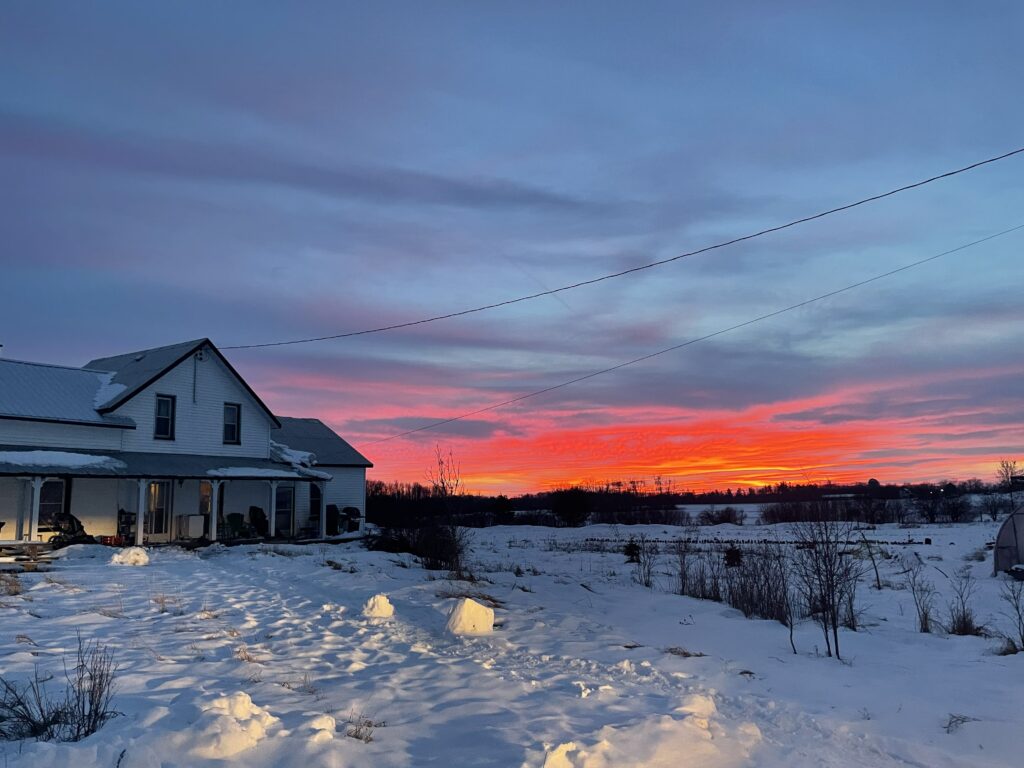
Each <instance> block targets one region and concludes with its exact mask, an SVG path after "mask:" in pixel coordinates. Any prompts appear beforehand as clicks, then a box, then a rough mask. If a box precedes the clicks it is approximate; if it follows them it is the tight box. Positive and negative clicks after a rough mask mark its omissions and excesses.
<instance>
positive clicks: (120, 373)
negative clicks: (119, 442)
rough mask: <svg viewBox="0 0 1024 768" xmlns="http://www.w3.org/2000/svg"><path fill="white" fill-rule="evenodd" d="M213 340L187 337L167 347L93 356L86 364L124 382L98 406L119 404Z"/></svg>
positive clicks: (117, 381) (104, 406)
mask: <svg viewBox="0 0 1024 768" xmlns="http://www.w3.org/2000/svg"><path fill="white" fill-rule="evenodd" d="M207 343H209V342H208V340H207V339H194V340H193V341H183V342H181V343H179V344H171V345H169V346H166V347H155V348H154V349H140V350H139V351H137V352H127V353H125V354H123V355H115V356H113V357H99V358H97V359H95V360H90V361H89V362H88V363H86V364H85V366H84V367H85V368H91V369H93V370H96V371H112V372H113V374H114V377H113V379H112V381H111V383H113V384H120V385H121V386H122V387H124V389H122V390H121V391H120V392H118V393H117V394H115V395H113V396H112V397H110V398H108V399H107V400H106V402H103V403H97V404H96V407H97V408H103V409H109V408H115V407H117V405H118V404H120V403H122V402H124V401H125V400H128V399H129V398H130V397H131V396H132V395H134V394H135V393H136V392H138V391H139V390H140V389H143V388H145V387H146V386H147V385H148V384H150V383H151V382H152V381H153V379H155V378H157V377H158V376H160V375H161V374H162V373H163V372H164V371H166V370H167V369H168V368H170V367H171V366H173V365H174V364H175V363H177V362H179V361H180V360H181V359H182V358H184V357H187V356H188V355H190V354H191V353H192V352H194V351H195V350H196V349H198V348H199V347H200V346H202V345H203V344H207Z"/></svg>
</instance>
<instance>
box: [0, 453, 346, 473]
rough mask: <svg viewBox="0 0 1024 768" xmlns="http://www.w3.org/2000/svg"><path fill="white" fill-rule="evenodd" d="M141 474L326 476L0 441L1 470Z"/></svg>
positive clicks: (265, 462)
mask: <svg viewBox="0 0 1024 768" xmlns="http://www.w3.org/2000/svg"><path fill="white" fill-rule="evenodd" d="M20 475H47V476H51V475H52V476H61V475H64V476H68V475H70V476H74V477H125V478H130V477H141V478H149V479H162V478H171V479H184V478H231V479H253V480H256V479H259V480H330V479H331V475H330V474H329V473H327V472H323V471H320V470H316V469H310V468H308V467H303V466H297V465H293V464H286V463H281V462H277V461H271V460H270V459H254V458H249V457H244V456H238V457H232V456H195V455H191V454H182V453H126V452H120V451H86V450H82V451H74V452H68V451H56V450H54V451H51V450H46V449H39V448H35V447H31V446H18V445H0V476H8V477H9V476H20Z"/></svg>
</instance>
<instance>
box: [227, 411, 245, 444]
mask: <svg viewBox="0 0 1024 768" xmlns="http://www.w3.org/2000/svg"><path fill="white" fill-rule="evenodd" d="M241 442H242V406H241V405H239V404H238V403H224V445H240V444H241Z"/></svg>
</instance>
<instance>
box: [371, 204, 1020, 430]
mask: <svg viewBox="0 0 1024 768" xmlns="http://www.w3.org/2000/svg"><path fill="white" fill-rule="evenodd" d="M1020 229H1024V224H1018V225H1017V226H1015V227H1010V229H1004V230H1003V231H1002V232H996V233H995V234H993V235H988V236H986V237H983V238H981V239H980V240H974V241H972V242H970V243H965V244H964V245H959V246H957V247H956V248H952V249H950V250H948V251H943V252H942V253H937V254H935V255H934V256H928V257H927V258H924V259H919V260H917V261H913V262H910V263H909V264H904V265H903V266H902V267H897V268H896V269H891V270H889V271H888V272H882V273H881V274H878V275H875V276H874V277H869V278H867V279H865V280H860V281H858V282H856V283H851V284H850V285H847V286H844V287H842V288H837V289H836V290H834V291H829V292H828V293H823V294H821V295H820V296H815V297H814V298H811V299H805V300H803V301H800V302H797V303H796V304H790V305H789V306H788V307H784V308H782V309H776V310H774V311H773V312H768V313H767V314H764V315H759V316H758V317H754V318H751V319H750V320H744V321H743V322H742V323H737V324H736V325H730V326H729V327H728V328H722V329H721V330H718V331H715V332H713V333H709V334H706V335H704V336H698V337H697V338H694V339H690V340H689V341H684V342H682V343H681V344H675V345H673V346H671V347H666V348H665V349H660V350H658V351H657V352H651V353H650V354H647V355H643V356H642V357H636V358H633V359H632V360H627V361H626V362H624V363H619V364H617V365H613V366H611V367H610V368H603V369H601V370H599V371H594V372H592V373H588V374H586V375H584V376H577V377H576V378H574V379H569V380H568V381H563V382H562V383H561V384H555V385H553V386H550V387H545V388H544V389H538V390H536V391H534V392H528V393H527V394H525V395H519V396H517V397H513V398H509V399H508V400H502V401H501V402H500V403H494V404H493V405H488V406H485V407H483V408H478V409H477V410H475V411H468V412H467V413H462V414H459V415H458V416H453V417H451V418H449V419H442V420H441V421H435V422H432V423H430V424H424V425H423V426H422V427H417V428H416V429H409V430H406V431H405V432H399V433H398V434H397V435H391V436H390V437H384V438H381V439H379V440H372V441H370V442H369V443H368V444H369V445H375V444H377V443H386V442H387V441H389V440H395V439H397V438H399V437H405V436H407V435H412V434H415V433H416V432H423V431H425V430H428V429H434V428H435V427H441V426H444V425H445V424H451V423H452V422H455V421H460V420H462V419H467V418H469V417H470V416H477V415H479V414H481V413H486V412H488V411H494V410H497V409H498V408H503V407H505V406H506V405H512V404H513V403H518V402H522V401H523V400H528V399H529V398H531V397H537V396H538V395H543V394H545V393H547V392H554V391H555V390H557V389H563V388H565V387H568V386H571V385H573V384H578V383H580V382H581V381H587V380H588V379H593V378H595V377H597V376H603V375H604V374H606V373H612V372H613V371H617V370H619V369H621V368H626V367H627V366H630V365H636V364H637V363H642V362H644V361H646V360H650V359H651V358H654V357H658V356H659V355H664V354H667V353H669V352H675V351H676V350H678V349H682V348H683V347H689V346H692V345H693V344H698V343H700V342H702V341H707V340H709V339H713V338H715V337H717V336H722V335H723V334H726V333H730V332H731V331H735V330H739V329H740V328H746V327H747V326H749V325H754V324H755V323H759V322H761V321H762V320H768V319H769V318H772V317H778V316H779V315H783V314H785V313H787V312H792V311H793V310H795V309H800V308H801V307H806V306H807V305H809V304H814V303H816V302H819V301H823V300H825V299H828V298H831V297H833V296H838V295H839V294H841V293H846V292H847V291H852V290H853V289H855V288H860V287H862V286H865V285H868V284H870V283H874V282H877V281H879V280H884V279H885V278H887V277H892V276H893V275H897V274H899V273H900V272H906V271H907V270H909V269H913V268H915V267H920V266H922V265H923V264H927V263H929V262H931V261H935V260H936V259H941V258H942V257H943V256H949V255H950V254H953V253H956V252H958V251H963V250H966V249H967V248H971V247H973V246H975V245H980V244H981V243H985V242H988V241H989V240H994V239H996V238H997V237H1002V236H1004V235H1008V234H1010V233H1011V232H1016V231H1018V230H1020Z"/></svg>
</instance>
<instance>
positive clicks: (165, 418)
mask: <svg viewBox="0 0 1024 768" xmlns="http://www.w3.org/2000/svg"><path fill="white" fill-rule="evenodd" d="M175 406H176V398H175V397H174V395H157V396H156V419H155V420H154V424H153V437H154V439H156V440H173V439H174V412H175V410H176V407H175Z"/></svg>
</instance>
